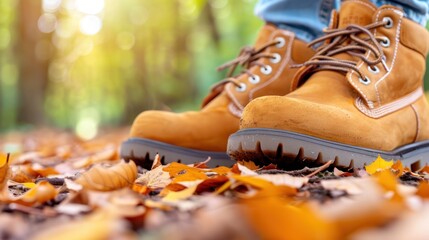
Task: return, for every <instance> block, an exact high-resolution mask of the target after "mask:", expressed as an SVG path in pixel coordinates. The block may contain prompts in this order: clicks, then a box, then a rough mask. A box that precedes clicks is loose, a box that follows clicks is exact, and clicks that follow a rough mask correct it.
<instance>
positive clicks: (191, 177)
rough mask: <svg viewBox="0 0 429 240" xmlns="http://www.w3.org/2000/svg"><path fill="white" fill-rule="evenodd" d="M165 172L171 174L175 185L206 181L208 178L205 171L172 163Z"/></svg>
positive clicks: (165, 168)
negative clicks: (185, 182)
mask: <svg viewBox="0 0 429 240" xmlns="http://www.w3.org/2000/svg"><path fill="white" fill-rule="evenodd" d="M163 170H164V171H166V172H168V173H169V174H170V176H171V178H172V179H173V181H172V182H173V183H179V182H184V181H195V180H204V179H207V178H208V177H207V175H206V174H205V173H204V172H205V171H204V170H203V169H200V168H196V167H190V166H188V165H185V164H181V163H177V162H173V163H170V164H169V165H167V166H166V167H164V168H163Z"/></svg>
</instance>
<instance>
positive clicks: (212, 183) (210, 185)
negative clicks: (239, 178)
mask: <svg viewBox="0 0 429 240" xmlns="http://www.w3.org/2000/svg"><path fill="white" fill-rule="evenodd" d="M228 181H229V178H228V177H225V176H217V177H214V178H209V179H206V180H204V181H202V182H201V183H199V184H198V185H197V189H196V190H195V193H196V194H201V193H204V192H213V191H215V190H216V189H218V188H219V187H221V186H222V185H224V184H225V183H226V182H228Z"/></svg>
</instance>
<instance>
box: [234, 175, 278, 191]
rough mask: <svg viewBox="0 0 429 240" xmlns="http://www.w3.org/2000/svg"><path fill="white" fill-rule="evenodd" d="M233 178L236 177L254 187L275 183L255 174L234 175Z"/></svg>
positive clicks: (263, 186) (264, 186)
mask: <svg viewBox="0 0 429 240" xmlns="http://www.w3.org/2000/svg"><path fill="white" fill-rule="evenodd" d="M232 178H234V179H235V180H237V181H238V182H241V183H244V184H248V185H251V186H253V187H256V188H260V189H263V188H267V187H271V186H273V185H274V184H273V183H272V182H269V181H267V180H264V179H261V178H258V177H255V176H240V175H233V176H232Z"/></svg>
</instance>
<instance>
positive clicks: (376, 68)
mask: <svg viewBox="0 0 429 240" xmlns="http://www.w3.org/2000/svg"><path fill="white" fill-rule="evenodd" d="M368 70H369V71H370V72H372V73H374V74H377V73H379V72H380V69H378V67H377V66H368Z"/></svg>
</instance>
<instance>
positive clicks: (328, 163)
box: [306, 160, 334, 177]
mask: <svg viewBox="0 0 429 240" xmlns="http://www.w3.org/2000/svg"><path fill="white" fill-rule="evenodd" d="M333 162H334V161H333V160H329V161H328V162H327V163H325V164H323V165H322V166H320V167H319V168H318V169H317V170H316V171H314V172H312V173H310V174H308V175H307V176H306V177H312V176H314V175H316V174H318V173H320V172H321V171H323V170H325V169H327V168H328V167H329V166H331V164H332V163H333Z"/></svg>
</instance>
